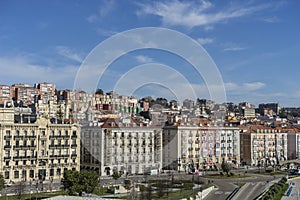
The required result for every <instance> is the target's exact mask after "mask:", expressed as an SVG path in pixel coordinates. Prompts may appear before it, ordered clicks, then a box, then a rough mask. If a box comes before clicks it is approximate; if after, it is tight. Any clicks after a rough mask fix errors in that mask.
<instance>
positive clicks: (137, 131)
mask: <svg viewBox="0 0 300 200" xmlns="http://www.w3.org/2000/svg"><path fill="white" fill-rule="evenodd" d="M81 130H82V131H81V142H82V147H81V154H82V157H81V166H82V169H88V170H94V171H96V172H97V173H99V175H101V176H109V175H112V174H113V173H114V172H119V173H121V174H127V173H128V174H142V173H144V172H148V171H149V170H151V169H158V170H160V169H161V159H162V155H161V137H162V136H161V134H162V132H161V129H160V128H157V127H148V126H144V125H143V124H139V123H137V122H135V121H134V120H133V119H131V118H126V119H113V118H109V119H106V120H105V121H102V122H95V123H90V124H89V125H87V126H83V127H82V129H81Z"/></svg>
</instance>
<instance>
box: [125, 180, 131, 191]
mask: <svg viewBox="0 0 300 200" xmlns="http://www.w3.org/2000/svg"><path fill="white" fill-rule="evenodd" d="M124 187H125V189H126V190H130V189H131V181H130V180H129V179H125V180H124Z"/></svg>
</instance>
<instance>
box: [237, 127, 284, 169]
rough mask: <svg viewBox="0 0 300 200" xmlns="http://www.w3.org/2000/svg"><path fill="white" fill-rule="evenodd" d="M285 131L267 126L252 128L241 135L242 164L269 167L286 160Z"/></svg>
mask: <svg viewBox="0 0 300 200" xmlns="http://www.w3.org/2000/svg"><path fill="white" fill-rule="evenodd" d="M287 135H288V134H287V130H285V129H282V128H271V127H268V126H252V127H251V128H250V129H247V130H244V132H243V133H241V136H240V137H241V147H242V148H241V158H242V162H243V164H248V165H252V166H269V165H276V164H279V162H280V161H284V160H287V158H288V154H287V150H288V147H287V145H288V143H287Z"/></svg>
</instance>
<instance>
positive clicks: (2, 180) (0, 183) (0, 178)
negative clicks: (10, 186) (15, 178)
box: [0, 174, 5, 191]
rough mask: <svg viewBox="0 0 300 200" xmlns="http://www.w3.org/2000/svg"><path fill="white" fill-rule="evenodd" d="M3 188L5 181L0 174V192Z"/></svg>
mask: <svg viewBox="0 0 300 200" xmlns="http://www.w3.org/2000/svg"><path fill="white" fill-rule="evenodd" d="M4 187H5V180H4V177H3V175H2V174H0V191H1V190H3V188H4Z"/></svg>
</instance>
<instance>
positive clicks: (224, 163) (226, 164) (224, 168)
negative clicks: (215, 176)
mask: <svg viewBox="0 0 300 200" xmlns="http://www.w3.org/2000/svg"><path fill="white" fill-rule="evenodd" d="M221 168H222V170H223V172H225V173H226V174H227V175H228V174H229V171H230V168H229V165H228V163H226V162H224V161H223V162H222V165H221Z"/></svg>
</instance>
